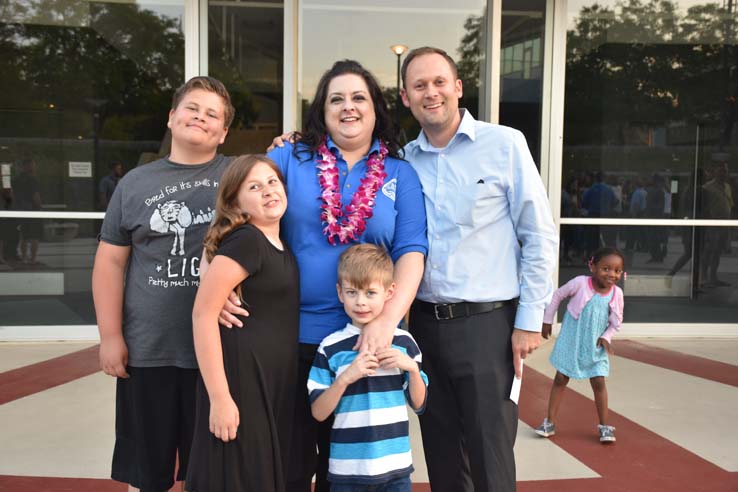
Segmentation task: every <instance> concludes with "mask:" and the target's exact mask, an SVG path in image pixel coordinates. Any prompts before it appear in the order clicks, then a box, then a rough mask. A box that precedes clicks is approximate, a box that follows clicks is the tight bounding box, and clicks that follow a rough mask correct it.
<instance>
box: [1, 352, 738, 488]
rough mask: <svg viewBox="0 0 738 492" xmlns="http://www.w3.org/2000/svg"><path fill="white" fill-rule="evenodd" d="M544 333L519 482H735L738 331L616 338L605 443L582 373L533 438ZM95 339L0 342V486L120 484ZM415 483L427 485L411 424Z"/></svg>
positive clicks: (110, 398)
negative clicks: (550, 425) (555, 415)
mask: <svg viewBox="0 0 738 492" xmlns="http://www.w3.org/2000/svg"><path fill="white" fill-rule="evenodd" d="M552 346H553V344H552V343H551V342H548V343H546V344H545V345H544V346H543V347H542V348H541V349H540V350H538V351H537V352H535V353H534V354H533V355H532V356H530V357H529V359H528V361H527V365H526V369H525V375H524V382H523V390H522V393H521V398H520V425H519V430H518V440H517V445H516V448H515V452H516V458H517V466H518V480H519V484H518V490H520V491H522V492H527V491H539V490H540V491H562V492H563V491H566V492H568V491H573V492H577V491H587V492H589V491H591V490H599V491H710V492H713V491H714V492H718V491H724V492H736V491H738V425H737V424H736V423H737V422H738V340H676V339H668V340H662V339H648V340H617V341H616V345H615V350H616V355H615V356H614V357H613V358H612V370H611V376H610V378H608V380H607V384H608V391H609V395H610V411H611V418H612V423H613V425H615V426H616V427H617V433H616V435H617V438H618V441H617V443H615V444H614V445H610V446H603V445H600V443H599V442H598V440H597V436H596V430H595V426H596V423H597V421H596V420H597V419H596V413H595V409H594V404H593V402H592V395H591V390H590V388H589V383H588V382H587V381H572V383H571V384H570V389H569V390H567V392H566V396H565V400H564V402H563V405H562V409H561V416H560V419H559V422H558V423H557V434H556V436H555V437H553V438H551V439H542V438H539V437H538V436H536V435H535V434H533V431H532V427H535V426H537V425H538V424H539V423H540V421H541V420H542V418H543V416H544V414H545V410H546V404H547V399H548V391H549V388H550V384H551V378H552V377H553V375H554V372H555V371H554V370H553V369H552V368H551V366H550V364H549V363H548V353H549V352H550V350H551V347H552ZM96 357H97V354H96V349H95V346H94V345H93V344H79V343H74V344H72V343H55V344H49V343H46V344H12V343H4V344H0V422H2V425H1V426H0V443H2V445H0V491H13V492H16V491H17V492H21V491H23V492H25V491H28V492H30V491H48V492H57V491H59V492H60V491H67V490H70V491H71V490H74V491H102V492H106V491H111V492H112V491H123V490H125V487H124V486H123V485H121V484H118V483H116V482H112V481H110V480H108V479H107V478H106V477H107V476H109V466H110V455H111V450H112V444H113V417H114V411H113V410H114V405H113V402H114V388H115V384H114V380H113V379H112V378H109V377H107V376H105V375H103V374H102V373H101V372H99V371H97V362H96ZM413 424H414V426H413V428H412V438H413V439H412V440H413V448H414V456H415V461H416V468H417V470H416V472H415V474H414V475H413V482H414V489H415V490H418V491H422V490H429V488H428V485H427V472H426V469H425V464H424V462H423V456H422V443H421V441H420V435H419V430H418V428H417V423H416V422H413Z"/></svg>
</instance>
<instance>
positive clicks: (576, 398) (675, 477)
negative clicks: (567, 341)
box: [520, 368, 738, 492]
mask: <svg viewBox="0 0 738 492" xmlns="http://www.w3.org/2000/svg"><path fill="white" fill-rule="evenodd" d="M525 378H526V381H525V384H524V385H523V393H522V394H521V402H520V403H521V406H520V419H521V420H522V421H523V422H525V423H526V424H528V425H530V426H531V427H537V426H538V425H539V424H540V423H541V421H542V420H543V417H544V416H545V415H546V411H547V408H548V395H549V391H550V388H551V379H550V378H548V377H546V376H545V375H543V374H542V373H540V372H538V371H536V370H534V369H531V368H526V370H525ZM609 415H610V422H611V425H614V426H615V427H616V428H617V431H616V436H617V438H618V440H617V442H615V443H613V444H609V445H603V444H600V442H599V439H598V436H597V431H596V425H597V413H596V410H595V407H594V403H593V401H592V400H591V399H589V398H587V397H585V396H583V395H581V394H579V393H577V392H575V391H573V390H570V389H566V390H565V396H564V399H563V401H562V404H561V410H560V412H559V418H558V422H556V435H555V436H554V437H552V438H551V441H553V442H554V443H555V444H556V445H557V446H559V447H560V448H562V449H563V450H564V451H566V452H568V453H569V454H571V455H573V456H574V457H575V458H576V459H577V460H579V461H581V462H582V463H584V464H585V465H586V466H588V467H589V468H591V469H592V470H594V471H595V472H596V473H597V474H599V475H601V476H602V477H603V478H602V479H600V480H601V481H602V482H601V485H599V486H597V487H596V489H597V490H608V491H613V492H615V491H633V492H639V491H644V492H645V491H649V492H651V491H667V490H668V491H671V490H674V491H705V492H708V491H709V492H736V491H738V473H731V472H727V471H725V470H723V469H722V468H720V467H718V466H716V465H714V464H712V463H710V462H708V461H706V460H704V459H702V458H700V457H699V456H697V455H696V454H694V453H692V452H690V451H688V450H687V449H684V448H682V447H681V446H678V445H676V444H674V443H673V442H671V441H669V440H667V439H665V438H663V437H661V436H659V435H658V434H655V433H654V432H652V431H650V430H648V429H646V428H645V427H642V426H640V425H638V424H637V423H635V422H633V421H632V420H629V419H627V418H625V417H624V416H622V415H619V414H617V413H615V412H613V411H612V410H610V414H609ZM526 483H527V482H523V484H526ZM556 485H557V481H556V480H553V481H548V482H547V486H546V487H545V490H550V491H559V490H560V491H562V492H563V491H568V490H573V489H572V488H571V487H569V486H563V487H558V486H556ZM521 490H524V489H522V488H521ZM531 490H533V489H531Z"/></svg>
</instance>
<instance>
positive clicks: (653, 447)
mask: <svg viewBox="0 0 738 492" xmlns="http://www.w3.org/2000/svg"><path fill="white" fill-rule="evenodd" d="M618 346H619V350H618V355H619V356H622V357H626V358H629V359H633V360H638V361H641V362H645V363H649V364H653V365H656V366H659V367H664V368H667V369H672V370H675V371H679V372H683V373H687V374H692V375H695V376H699V377H703V378H706V379H710V380H713V381H719V382H723V383H725V384H730V385H732V386H738V381H737V380H736V379H737V378H736V377H735V376H736V366H732V365H730V364H724V363H719V362H715V361H711V360H708V359H704V358H701V357H695V356H691V355H687V354H681V353H678V352H672V351H669V350H665V349H661V348H658V347H653V346H649V345H644V344H639V343H637V342H632V341H621V342H619V344H618ZM97 350H98V347H97V346H94V347H90V348H87V349H84V350H81V351H78V352H75V353H72V354H68V355H64V356H61V357H57V358H55V359H50V360H48V361H44V362H40V363H38V364H33V365H30V366H26V367H23V368H19V369H15V370H12V371H7V372H4V373H0V404H2V403H7V402H9V401H13V400H15V399H17V398H22V397H24V396H28V395H30V394H34V393H37V392H39V391H43V390H46V389H49V388H52V387H54V386H58V385H60V384H64V383H66V382H69V381H73V380H74V379H78V378H80V377H84V376H87V375H90V374H93V373H95V372H97V371H98V365H97V364H98V363H97ZM726 373H727V374H726ZM550 385H551V379H549V378H548V377H546V376H545V375H543V374H542V373H540V372H537V371H535V370H533V369H531V368H528V369H527V370H526V380H525V384H524V385H523V390H522V394H521V407H520V418H521V420H523V421H524V422H525V423H526V424H528V425H530V426H532V427H535V426H537V425H538V424H539V423H540V421H541V419H542V418H543V416H544V415H545V413H546V407H547V402H548V392H549V389H550ZM610 416H611V420H612V423H613V425H615V426H616V427H617V428H618V430H617V436H618V442H617V443H615V444H613V445H607V446H603V445H602V444H600V443H599V441H598V440H597V436H596V430H595V425H596V423H597V422H596V412H595V409H594V405H593V403H592V400H590V399H588V398H586V397H585V396H583V395H580V394H578V393H576V392H574V391H572V390H566V396H565V400H564V402H563V405H562V411H561V416H560V418H559V422H558V429H560V431H559V432H558V433H557V435H556V436H555V437H553V438H551V440H552V441H553V442H554V443H555V444H556V445H557V446H560V447H561V448H562V449H564V450H565V451H567V452H568V453H570V454H571V455H573V456H574V457H575V458H576V459H577V460H579V461H581V462H582V463H584V464H585V465H586V466H588V467H589V468H591V469H592V470H594V471H595V472H596V473H598V474H600V475H601V476H602V478H588V479H562V480H542V481H526V482H521V483H519V484H518V490H519V491H520V492H538V491H548V492H580V491H581V492H585V491H586V492H589V491H591V490H593V489H594V490H602V491H612V492H620V491H623V492H625V491H629V492H640V491H649V492H651V491H661V490H679V491H705V492H707V491H709V492H736V491H738V473H730V472H726V471H725V470H722V469H721V468H719V467H717V466H715V465H713V464H712V463H709V462H707V461H705V460H704V459H702V458H700V457H699V456H697V455H695V454H694V453H691V452H690V451H688V450H686V449H684V448H682V447H680V446H678V445H676V444H674V443H672V442H670V441H668V440H667V439H664V438H662V437H661V436H658V435H657V434H655V433H653V432H651V431H649V430H648V429H645V428H644V427H642V426H640V425H638V424H636V423H635V422H632V421H631V420H629V419H627V418H625V417H623V416H621V415H618V414H616V413H614V412H612V411H611V412H610ZM124 490H126V487H125V485H123V484H119V483H117V482H113V481H111V480H94V479H72V478H57V477H18V476H0V491H8V492H11V491H12V492H31V491H34V492H39V491H40V492H62V491H79V492H87V491H96V492H121V491H124ZM429 490H430V487H429V486H428V484H414V485H413V491H414V492H426V491H429Z"/></svg>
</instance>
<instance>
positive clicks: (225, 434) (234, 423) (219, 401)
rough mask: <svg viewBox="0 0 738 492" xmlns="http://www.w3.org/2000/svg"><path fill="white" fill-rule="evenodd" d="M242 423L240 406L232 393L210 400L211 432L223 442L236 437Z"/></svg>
mask: <svg viewBox="0 0 738 492" xmlns="http://www.w3.org/2000/svg"><path fill="white" fill-rule="evenodd" d="M240 423H241V418H240V415H239V413H238V407H237V406H236V403H235V402H234V401H233V398H231V396H230V395H228V396H227V397H224V398H216V399H211V400H210V432H212V433H213V435H214V436H215V437H217V438H218V439H220V440H221V441H223V442H228V441H233V440H234V439H236V432H237V431H238V426H239V425H240Z"/></svg>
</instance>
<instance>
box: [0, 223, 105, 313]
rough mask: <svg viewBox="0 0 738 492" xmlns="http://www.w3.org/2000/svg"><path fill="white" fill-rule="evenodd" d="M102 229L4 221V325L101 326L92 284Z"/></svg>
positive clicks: (0, 265) (0, 227)
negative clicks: (96, 319) (96, 313)
mask: <svg viewBox="0 0 738 492" xmlns="http://www.w3.org/2000/svg"><path fill="white" fill-rule="evenodd" d="M101 224H102V221H99V220H59V219H27V218H21V219H0V259H1V260H2V262H0V313H2V316H1V317H0V325H5V326H21V325H94V324H96V321H95V309H94V306H93V303H92V283H91V278H92V264H93V262H94V260H95V251H96V250H97V233H98V231H99V230H100V225H101ZM21 258H23V259H21Z"/></svg>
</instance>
